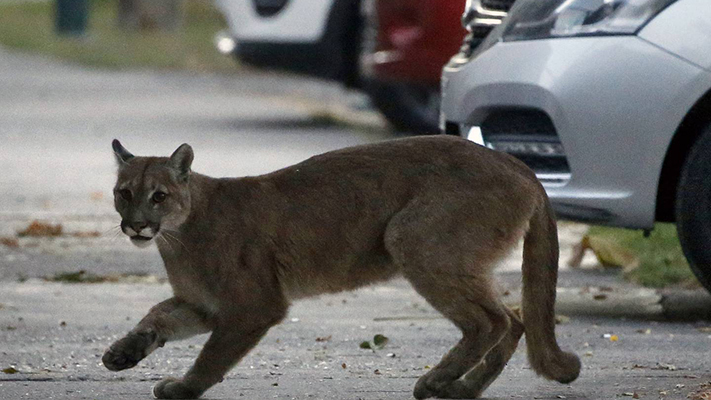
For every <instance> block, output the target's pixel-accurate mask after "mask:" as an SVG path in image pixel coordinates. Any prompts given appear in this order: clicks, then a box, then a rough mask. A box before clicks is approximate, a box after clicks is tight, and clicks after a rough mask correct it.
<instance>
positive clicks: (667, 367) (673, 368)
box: [652, 362, 676, 371]
mask: <svg viewBox="0 0 711 400" xmlns="http://www.w3.org/2000/svg"><path fill="white" fill-rule="evenodd" d="M652 369H657V370H660V369H662V370H666V371H676V366H675V365H672V364H665V363H659V362H658V363H657V366H656V367H654V368H652Z"/></svg>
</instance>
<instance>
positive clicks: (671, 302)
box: [504, 288, 711, 321]
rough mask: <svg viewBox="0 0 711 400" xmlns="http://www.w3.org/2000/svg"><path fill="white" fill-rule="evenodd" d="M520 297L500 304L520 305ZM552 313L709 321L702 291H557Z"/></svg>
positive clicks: (709, 303)
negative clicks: (554, 310)
mask: <svg viewBox="0 0 711 400" xmlns="http://www.w3.org/2000/svg"><path fill="white" fill-rule="evenodd" d="M520 301H521V298H520V294H518V293H517V294H515V295H513V294H512V295H509V296H506V297H505V298H504V302H505V303H506V304H507V305H509V306H517V305H519V304H520ZM556 313H559V314H563V315H567V316H576V315H577V316H588V317H606V318H631V319H645V320H668V321H698V320H711V295H710V294H709V293H708V292H706V291H705V290H703V289H699V290H678V291H674V292H663V291H659V290H655V289H647V288H616V289H602V288H558V290H557V299H556Z"/></svg>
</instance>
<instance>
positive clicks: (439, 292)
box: [407, 275, 512, 399]
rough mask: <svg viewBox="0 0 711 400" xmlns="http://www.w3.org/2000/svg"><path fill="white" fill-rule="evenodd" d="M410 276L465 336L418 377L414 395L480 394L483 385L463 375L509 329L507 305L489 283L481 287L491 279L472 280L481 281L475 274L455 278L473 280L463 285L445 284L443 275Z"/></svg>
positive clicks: (421, 397) (472, 396)
mask: <svg viewBox="0 0 711 400" xmlns="http://www.w3.org/2000/svg"><path fill="white" fill-rule="evenodd" d="M407 278H408V279H409V280H410V282H412V284H413V287H414V288H415V290H417V292H418V293H420V294H421V295H422V296H423V297H424V298H425V299H426V300H427V301H428V302H429V303H430V304H431V305H432V306H433V307H434V308H435V309H437V310H438V311H439V312H441V313H442V314H443V315H444V316H445V317H447V318H448V319H449V320H450V321H452V322H453V323H454V324H455V325H456V326H457V327H458V328H459V329H460V330H461V331H462V339H461V340H460V341H459V343H457V344H456V345H455V346H454V347H453V348H452V349H451V350H450V351H449V352H448V353H447V354H445V355H444V357H442V360H441V361H440V362H439V364H437V366H435V367H434V368H432V369H431V370H430V371H429V372H427V373H426V374H425V375H423V376H422V377H421V378H420V379H419V380H418V381H417V384H416V385H415V390H414V396H415V398H417V399H426V398H429V397H438V398H443V399H461V398H467V399H469V398H475V397H478V396H479V395H480V394H481V392H482V391H483V388H478V387H475V386H476V385H467V384H464V382H463V381H462V380H460V378H462V377H463V376H464V375H465V374H466V373H467V372H468V371H470V370H472V368H475V367H477V366H478V365H481V362H482V360H483V359H484V357H485V356H486V355H487V354H488V353H490V351H494V350H495V349H496V348H497V347H496V346H497V345H498V344H499V342H500V341H501V340H502V339H503V338H504V337H505V335H506V334H507V333H508V332H509V331H510V329H511V324H512V323H511V319H510V318H509V316H508V315H507V313H506V308H505V307H504V306H503V305H502V304H500V303H499V302H498V301H497V300H496V299H495V298H493V299H492V296H491V295H490V294H489V288H488V287H482V286H488V283H487V284H484V285H474V284H472V283H471V282H476V281H478V279H475V278H471V279H467V278H462V277H455V278H454V279H456V280H459V282H462V281H464V282H467V283H470V284H469V285H466V287H462V286H463V285H462V284H461V283H460V284H458V285H457V284H454V285H447V284H444V285H442V283H444V282H443V281H445V282H446V281H450V280H449V279H442V277H434V276H429V277H427V276H426V275H424V276H423V275H420V276H419V277H417V278H414V279H413V277H410V276H407ZM435 279H436V280H437V281H439V282H438V283H437V284H436V286H435V285H433V283H432V282H433V281H434V280H435ZM484 280H486V279H484ZM450 282H451V281H450ZM433 286H435V287H433ZM444 293H446V294H444ZM492 349H494V350H492ZM507 361H508V360H507ZM504 364H505V362H504ZM502 369H503V368H502ZM487 372H488V371H487ZM498 372H500V371H498ZM495 375H498V373H496V374H495ZM493 378H495V376H494V377H493ZM493 378H492V379H491V380H492V381H493Z"/></svg>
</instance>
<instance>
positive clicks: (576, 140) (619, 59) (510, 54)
mask: <svg viewBox="0 0 711 400" xmlns="http://www.w3.org/2000/svg"><path fill="white" fill-rule="evenodd" d="M698 76H699V68H698V67H697V66H694V65H692V64H690V63H689V62H687V61H684V60H682V59H681V58H679V57H677V56H674V55H672V54H670V53H668V52H666V51H664V50H663V49H661V48H660V47H658V46H656V45H654V44H652V43H650V42H647V41H645V40H643V39H641V38H639V37H637V36H615V37H588V38H567V39H551V40H536V41H521V42H499V43H497V44H495V45H494V46H492V47H491V48H489V49H488V50H486V51H484V52H483V53H481V54H479V55H478V56H476V58H474V59H473V60H471V61H469V62H466V63H460V64H455V63H451V64H450V65H449V66H447V67H445V69H444V72H443V76H442V88H443V98H442V111H441V112H442V115H441V121H442V123H443V124H444V123H446V124H448V125H449V126H456V127H458V129H457V131H458V132H460V134H461V135H462V136H465V137H467V135H468V134H469V132H470V129H471V128H472V127H480V126H482V124H486V123H487V118H488V117H490V116H491V115H492V114H493V113H495V112H498V111H501V110H504V111H506V112H511V113H514V114H515V113H516V112H517V111H516V110H529V111H530V110H533V111H535V112H540V113H541V114H545V115H547V116H548V117H549V119H550V121H551V122H552V127H554V130H555V132H554V134H555V135H556V137H557V139H556V140H559V143H560V145H562V149H563V152H564V157H565V160H566V162H567V167H568V170H567V171H562V173H557V174H555V173H554V174H551V173H549V172H542V171H536V172H537V174H538V175H539V178H540V179H541V181H542V182H543V184H544V186H545V187H546V190H547V192H548V195H549V197H550V198H551V201H552V202H553V205H554V207H555V209H556V211H557V213H558V215H559V216H560V217H562V218H565V219H572V220H580V221H587V222H593V223H603V224H608V225H615V226H624V227H630V228H650V227H652V225H653V223H654V219H655V211H656V210H655V207H656V197H657V189H658V182H659V176H660V171H661V169H662V164H663V161H664V157H665V154H666V151H667V148H668V145H669V143H670V141H671V139H672V137H673V135H674V133H675V132H676V130H677V127H678V126H679V124H680V122H681V121H682V119H683V118H684V116H685V114H686V112H687V111H688V110H689V109H690V108H691V107H692V106H693V104H694V101H695V100H694V99H697V98H698V97H697V96H695V95H694V93H695V92H697V91H698V90H699V88H698V81H697V79H698ZM512 115H513V114H512ZM516 129H518V128H516ZM525 129H526V128H525V127H524V128H521V130H523V131H519V132H510V133H512V134H516V135H518V136H520V135H522V134H523V135H525V134H526V133H527V132H525ZM514 130H515V129H514ZM475 131H476V129H475ZM484 140H486V132H484ZM534 170H536V168H534Z"/></svg>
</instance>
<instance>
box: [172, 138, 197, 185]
mask: <svg viewBox="0 0 711 400" xmlns="http://www.w3.org/2000/svg"><path fill="white" fill-rule="evenodd" d="M192 163H193V148H192V147H190V145H189V144H187V143H183V144H181V145H180V147H178V149H177V150H175V152H173V155H171V156H170V164H171V166H172V167H173V168H175V169H176V170H178V174H179V175H178V177H179V178H180V179H182V180H187V179H188V176H189V175H190V165H192Z"/></svg>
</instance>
